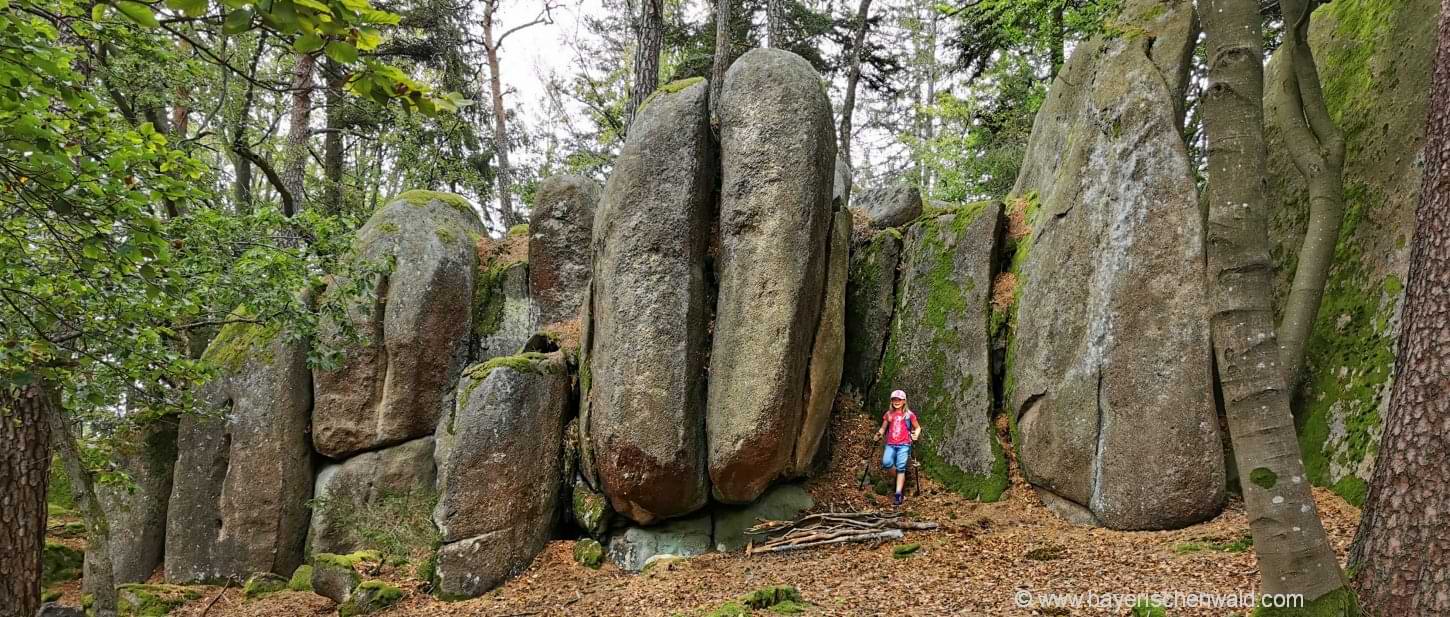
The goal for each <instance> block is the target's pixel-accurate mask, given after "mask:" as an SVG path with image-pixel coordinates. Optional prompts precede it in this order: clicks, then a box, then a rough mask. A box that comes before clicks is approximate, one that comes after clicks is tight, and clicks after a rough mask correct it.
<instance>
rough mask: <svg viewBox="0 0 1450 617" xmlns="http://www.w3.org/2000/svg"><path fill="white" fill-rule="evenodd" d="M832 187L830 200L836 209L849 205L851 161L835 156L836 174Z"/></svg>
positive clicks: (842, 208) (843, 208)
mask: <svg viewBox="0 0 1450 617" xmlns="http://www.w3.org/2000/svg"><path fill="white" fill-rule="evenodd" d="M835 178H836V179H835V182H834V187H833V188H832V189H831V201H832V202H833V203H834V205H835V208H836V209H837V210H845V209H846V207H847V206H849V205H851V162H850V161H847V160H846V159H843V158H841V157H839V156H838V157H836V176H835Z"/></svg>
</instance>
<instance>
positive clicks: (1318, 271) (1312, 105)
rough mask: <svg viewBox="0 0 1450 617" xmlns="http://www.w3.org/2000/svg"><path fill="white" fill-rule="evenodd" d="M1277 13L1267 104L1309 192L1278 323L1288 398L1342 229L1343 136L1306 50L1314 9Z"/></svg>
mask: <svg viewBox="0 0 1450 617" xmlns="http://www.w3.org/2000/svg"><path fill="white" fill-rule="evenodd" d="M1280 6H1281V8H1282V10H1283V13H1284V21H1285V33H1284V35H1285V41H1284V47H1283V52H1282V53H1284V54H1285V59H1286V60H1288V63H1287V66H1285V70H1283V71H1281V73H1280V75H1279V82H1278V83H1277V84H1274V87H1275V88H1276V91H1275V92H1273V93H1271V96H1276V97H1277V98H1278V102H1279V104H1278V106H1277V107H1278V109H1279V111H1280V116H1281V120H1282V123H1283V125H1284V127H1285V130H1284V136H1285V141H1286V142H1287V144H1288V147H1289V151H1290V154H1291V155H1292V158H1293V159H1294V166H1295V167H1296V168H1298V170H1299V174H1300V175H1302V176H1304V181H1305V183H1306V184H1307V185H1308V186H1309V223H1308V225H1307V226H1306V229H1305V233H1304V243H1303V244H1302V245H1300V247H1299V261H1298V266H1297V267H1296V270H1295V272H1294V281H1293V284H1292V285H1291V286H1290V290H1289V297H1288V299H1287V300H1286V301H1285V303H1284V316H1283V320H1282V321H1281V322H1280V323H1279V343H1280V345H1281V347H1280V354H1279V355H1280V358H1281V361H1282V362H1283V372H1284V380H1285V384H1286V385H1287V386H1288V387H1289V389H1290V391H1291V392H1292V391H1293V388H1294V387H1295V385H1296V384H1297V383H1298V381H1299V375H1300V372H1301V370H1302V369H1303V366H1304V353H1305V349H1306V348H1307V346H1308V344H1309V336H1310V334H1311V333H1312V332H1313V330H1314V321H1315V320H1316V319H1317V318H1318V316H1319V304H1320V301H1321V300H1322V299H1323V298H1324V285H1325V282H1326V281H1328V280H1329V268H1330V266H1332V265H1333V262H1334V248H1335V245H1337V244H1338V243H1339V229H1340V227H1341V226H1343V223H1344V136H1343V134H1342V133H1340V131H1339V127H1337V126H1335V124H1334V120H1333V119H1332V118H1331V117H1330V116H1329V108H1328V107H1327V106H1326V105H1325V103H1324V93H1323V90H1322V89H1321V88H1320V84H1319V70H1318V67H1317V66H1316V64H1315V62H1314V54H1313V52H1312V51H1311V50H1310V48H1309V19H1310V17H1309V16H1310V13H1311V12H1312V11H1313V7H1314V3H1312V2H1310V1H1309V0H1282V2H1281V3H1280Z"/></svg>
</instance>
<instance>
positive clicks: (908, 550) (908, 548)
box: [891, 542, 921, 559]
mask: <svg viewBox="0 0 1450 617" xmlns="http://www.w3.org/2000/svg"><path fill="white" fill-rule="evenodd" d="M919 550H921V543H920V542H912V543H911V544H901V545H897V546H895V547H892V549H891V556H892V557H895V558H897V559H904V558H906V557H910V556H912V555H915V554H916V552H917V551H919Z"/></svg>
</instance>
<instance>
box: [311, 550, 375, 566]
mask: <svg viewBox="0 0 1450 617" xmlns="http://www.w3.org/2000/svg"><path fill="white" fill-rule="evenodd" d="M312 563H313V566H314V567H316V566H336V567H339V568H349V569H350V568H353V567H355V566H357V565H358V564H360V563H375V564H381V563H383V554H382V553H381V552H378V551H374V550H366V551H358V552H356V553H348V554H346V555H338V554H335V553H318V554H316V555H313V556H312Z"/></svg>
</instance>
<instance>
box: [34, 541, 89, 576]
mask: <svg viewBox="0 0 1450 617" xmlns="http://www.w3.org/2000/svg"><path fill="white" fill-rule="evenodd" d="M85 561H86V554H85V553H84V552H82V551H79V550H76V549H73V548H71V547H69V546H66V545H64V544H57V543H55V542H46V543H45V548H43V549H41V554H40V583H41V584H42V585H49V584H51V583H60V582H64V581H73V580H76V579H78V578H80V577H81V570H82V568H83V566H84V565H85Z"/></svg>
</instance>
